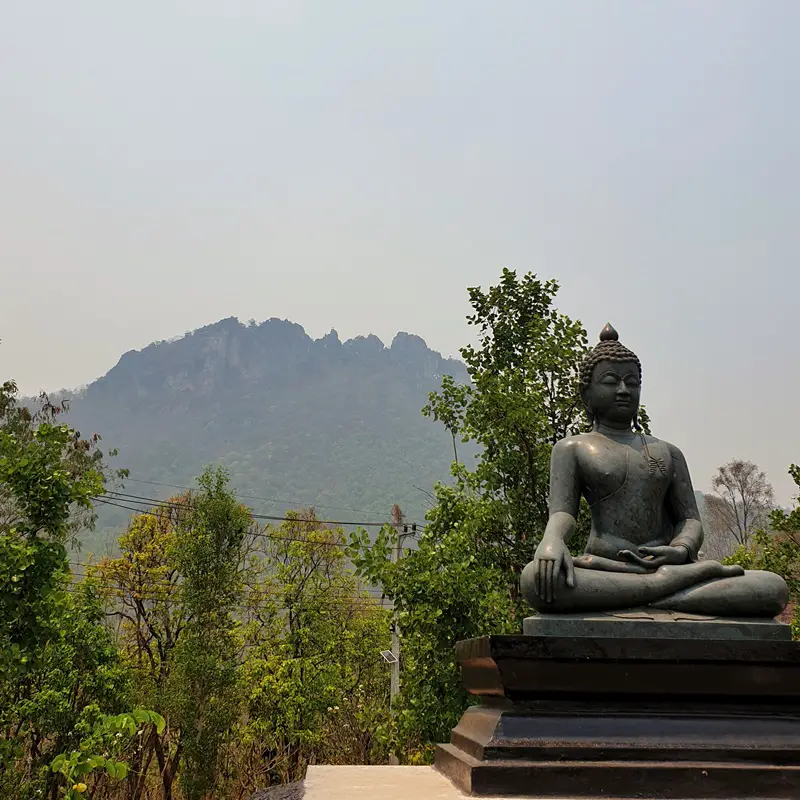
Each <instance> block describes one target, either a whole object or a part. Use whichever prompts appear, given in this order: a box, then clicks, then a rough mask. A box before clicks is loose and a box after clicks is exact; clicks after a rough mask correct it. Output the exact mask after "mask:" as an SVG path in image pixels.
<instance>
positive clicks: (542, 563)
mask: <svg viewBox="0 0 800 800" xmlns="http://www.w3.org/2000/svg"><path fill="white" fill-rule="evenodd" d="M561 570H564V575H565V577H566V584H567V586H569V588H570V589H571V588H572V587H573V586H575V568H574V567H573V565H572V556H571V555H570V552H569V550H568V549H567V545H566V544H565V543H564V541H563V539H560V538H559V537H557V536H545V537H544V538H543V539H542V541H541V542H540V543H539V546H538V547H537V548H536V554H535V555H534V556H533V591H534V592H536V594H537V595H538V596H539V597H540V598H541V599H542V600H544V601H545V602H546V603H552V602H553V598H554V597H555V596H556V584H557V583H558V576H559V573H560V572H561Z"/></svg>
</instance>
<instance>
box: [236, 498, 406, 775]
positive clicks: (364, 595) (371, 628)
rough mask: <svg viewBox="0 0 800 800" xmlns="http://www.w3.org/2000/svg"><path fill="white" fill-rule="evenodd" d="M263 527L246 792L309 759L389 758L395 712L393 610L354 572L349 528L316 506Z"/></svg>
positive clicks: (248, 683) (249, 687) (251, 655)
mask: <svg viewBox="0 0 800 800" xmlns="http://www.w3.org/2000/svg"><path fill="white" fill-rule="evenodd" d="M288 516H289V520H288V521H286V522H284V523H283V524H282V525H280V527H271V526H267V527H266V528H265V529H264V530H263V537H262V538H263V542H264V550H263V573H262V576H261V578H260V579H259V581H258V582H257V584H256V585H254V586H253V587H252V591H251V593H250V596H249V600H248V603H249V609H250V623H249V631H248V644H249V649H248V657H247V661H246V663H245V666H244V675H243V684H244V686H245V687H246V693H247V717H248V721H247V725H246V728H245V730H244V731H243V732H242V734H241V736H240V739H241V741H242V742H243V743H244V744H245V745H246V750H245V752H242V753H240V759H241V760H240V761H239V765H238V768H239V771H240V772H241V773H243V774H244V775H246V776H248V784H247V785H246V786H245V787H244V788H245V789H246V790H252V789H254V788H257V787H258V786H259V785H263V783H264V782H266V783H267V784H270V783H279V782H287V781H292V780H298V779H300V778H302V776H303V775H304V773H305V767H306V765H307V764H309V763H312V762H313V761H315V760H316V761H322V762H323V763H376V762H377V763H380V762H381V761H382V760H384V759H385V758H386V757H387V755H388V751H387V750H386V746H385V740H382V739H381V736H380V733H381V731H382V729H383V728H385V726H386V721H387V717H388V710H389V672H388V669H387V668H386V664H385V663H384V662H383V660H382V659H381V657H380V652H381V650H385V649H387V648H388V647H389V641H390V635H389V612H388V611H387V609H385V608H383V607H382V605H381V604H380V603H379V602H378V600H377V598H375V597H374V596H372V595H370V594H369V593H368V592H366V591H364V590H363V589H362V588H360V587H359V585H358V583H357V581H356V579H355V576H354V574H353V573H352V572H351V571H350V570H349V568H348V565H347V561H346V558H345V553H344V550H343V544H344V534H343V532H342V530H341V529H340V528H335V527H332V526H330V525H328V524H326V523H325V522H324V521H321V520H318V519H317V517H316V515H315V514H314V512H313V509H312V510H306V511H302V512H290V513H289V514H288Z"/></svg>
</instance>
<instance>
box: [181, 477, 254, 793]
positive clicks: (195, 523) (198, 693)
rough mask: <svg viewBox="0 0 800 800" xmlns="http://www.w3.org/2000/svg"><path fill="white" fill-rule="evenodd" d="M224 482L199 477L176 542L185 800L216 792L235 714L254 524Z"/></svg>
mask: <svg viewBox="0 0 800 800" xmlns="http://www.w3.org/2000/svg"><path fill="white" fill-rule="evenodd" d="M227 483H228V475H227V473H226V472H225V471H224V470H222V469H216V470H211V469H207V470H206V471H205V472H204V473H203V475H202V476H201V477H200V479H199V480H198V485H199V491H198V492H197V494H196V495H195V496H194V497H193V498H192V502H191V504H190V507H189V508H190V511H189V514H188V515H187V518H186V520H185V522H184V523H183V524H181V525H180V527H179V528H178V535H177V539H176V543H175V551H174V563H175V566H176V568H177V570H178V572H179V573H180V575H181V576H182V577H183V582H182V585H181V602H182V604H183V609H184V615H185V618H186V624H185V626H184V629H183V632H182V635H181V637H180V639H179V640H178V642H177V644H176V647H175V651H174V654H173V665H172V669H173V673H172V676H171V681H172V686H173V689H174V692H175V700H176V702H175V703H174V704H173V709H174V724H178V725H180V728H181V744H182V747H183V759H184V769H183V771H182V772H181V786H182V789H183V794H184V796H185V797H186V800H200V798H202V797H204V796H206V794H207V793H208V792H210V791H212V789H213V788H214V785H215V778H216V773H217V767H218V758H219V752H220V748H221V746H222V743H223V741H224V739H225V736H226V734H227V732H228V731H229V729H230V726H231V724H232V723H233V721H234V719H235V718H236V714H237V710H238V707H237V699H238V698H237V666H238V647H237V637H236V625H235V624H234V616H233V615H234V611H235V610H236V608H237V607H238V606H239V605H240V604H241V601H242V599H243V584H242V581H241V573H242V568H243V565H244V560H245V551H244V545H245V536H246V533H247V531H248V528H250V526H251V524H252V520H251V518H250V513H249V511H248V510H247V509H246V508H245V507H244V506H242V505H241V504H240V503H239V501H238V500H237V499H236V496H235V495H234V494H233V493H232V492H231V491H230V490H229V489H228V488H227Z"/></svg>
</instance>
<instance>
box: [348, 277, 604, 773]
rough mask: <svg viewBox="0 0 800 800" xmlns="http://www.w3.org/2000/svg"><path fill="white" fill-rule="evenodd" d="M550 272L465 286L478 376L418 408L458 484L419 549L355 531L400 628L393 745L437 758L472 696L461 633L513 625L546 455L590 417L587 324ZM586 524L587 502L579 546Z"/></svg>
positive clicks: (520, 612)
mask: <svg viewBox="0 0 800 800" xmlns="http://www.w3.org/2000/svg"><path fill="white" fill-rule="evenodd" d="M557 291H558V284H557V283H556V282H555V281H552V280H550V281H542V280H540V279H539V278H538V277H537V276H536V275H533V274H530V273H529V274H526V275H523V276H521V277H520V276H518V275H517V273H516V272H514V271H512V270H509V269H504V270H503V273H502V276H501V279H500V282H499V283H498V284H497V285H496V286H492V287H490V288H489V289H488V290H483V289H481V288H472V289H469V298H470V303H471V305H472V309H473V312H472V314H471V315H470V316H468V317H467V321H468V322H469V324H470V325H471V326H472V327H473V328H475V330H476V333H477V344H476V345H474V346H467V347H464V348H462V349H461V356H462V358H463V360H464V363H465V364H466V366H467V370H468V373H469V377H470V383H469V384H467V385H458V384H456V383H455V382H454V381H453V380H452V379H450V378H444V379H443V382H442V388H441V390H440V391H439V392H434V393H432V394H431V395H430V401H429V403H428V405H427V406H426V407H425V409H424V410H423V413H425V414H426V415H428V416H430V417H432V418H433V419H435V420H437V421H440V422H442V423H443V424H444V425H445V426H446V428H447V429H448V431H449V432H450V434H451V436H452V438H453V443H454V456H456V461H455V462H454V464H453V477H454V483H453V485H451V486H447V485H438V486H437V487H436V490H435V496H436V505H435V506H434V508H432V509H431V510H430V511H429V513H428V523H427V525H426V527H425V530H424V532H423V534H422V537H421V540H420V542H419V546H418V548H417V549H414V550H410V551H408V552H407V553H406V556H405V557H404V558H403V559H400V560H399V561H398V563H396V564H393V563H392V562H391V559H390V557H389V554H390V552H391V549H392V547H393V543H394V539H393V537H394V535H395V533H394V531H393V530H392V529H389V528H387V529H386V530H384V531H383V532H382V533H381V534H380V535H379V537H378V540H377V541H376V542H374V543H373V542H370V541H369V538H368V537H367V536H366V534H364V533H363V532H362V533H360V534H356V535H354V536H353V537H352V539H351V546H352V558H353V560H354V563H355V564H356V566H357V568H358V570H359V573H360V574H361V575H362V576H363V577H364V579H365V580H367V581H368V582H370V583H372V584H374V585H380V586H382V587H383V589H384V591H385V592H386V594H387V595H388V596H389V597H390V598H391V599H392V600H393V601H394V604H395V607H396V608H397V609H398V612H399V624H400V629H401V631H402V634H403V639H402V642H403V643H402V648H401V654H402V657H401V661H402V679H401V697H400V700H399V702H398V704H397V709H398V713H397V714H396V715H395V718H394V728H393V736H394V737H395V739H396V744H397V749H398V751H399V752H402V753H405V754H406V757H408V755H409V753H411V754H412V760H413V759H420V760H425V759H429V758H430V756H431V755H432V749H431V746H432V744H433V743H435V742H436V741H441V740H442V739H443V738H444V737H445V736H446V735H447V732H448V731H449V729H450V728H451V727H452V726H453V725H454V724H455V723H456V721H457V720H458V718H459V716H460V714H461V713H462V712H463V710H464V707H465V705H466V703H467V701H468V700H467V697H466V695H465V693H464V692H463V691H462V690H461V687H460V675H459V670H458V666H457V664H456V663H455V659H454V654H453V647H454V645H455V643H456V641H458V640H459V639H464V638H469V637H471V636H477V635H482V634H486V633H507V632H512V631H518V630H519V628H520V625H521V621H522V617H523V616H524V615H525V614H527V613H530V612H529V610H527V609H526V608H525V607H524V603H523V602H522V600H521V599H520V597H519V591H518V578H519V574H520V572H521V571H522V568H523V567H524V565H525V564H526V563H527V562H528V561H530V559H531V558H532V556H533V553H534V551H535V548H536V545H537V543H538V542H539V540H540V538H541V535H542V532H543V531H544V528H545V525H546V524H547V519H548V516H549V513H548V502H547V498H548V493H549V475H550V469H549V465H550V452H551V450H552V448H553V445H554V444H555V443H556V442H557V441H559V440H560V439H562V438H563V437H565V436H568V435H571V434H575V433H578V432H580V430H581V429H582V428H583V427H584V426H585V423H586V419H585V415H584V411H583V408H582V405H581V401H580V397H579V394H578V373H579V365H580V363H581V360H582V359H583V357H584V355H585V354H586V352H587V349H588V347H587V339H586V332H585V331H584V330H583V327H582V326H581V324H580V322H578V321H576V320H572V319H570V318H569V317H567V316H565V315H564V314H562V313H560V312H559V311H558V310H557V309H556V307H555V305H554V300H555V296H556V293H557ZM459 440H460V441H463V442H476V443H477V444H478V445H480V452H479V455H478V456H477V457H476V460H475V463H474V464H465V463H459V461H458V459H457V452H456V450H455V448H456V442H457V441H459ZM588 530H589V519H588V509H586V508H585V507H584V508H583V512H582V514H581V518H580V520H579V529H578V535H576V536H575V537H574V538H573V541H572V542H571V546H573V547H575V549H576V551H582V549H583V547H584V545H585V541H586V536H587V534H588Z"/></svg>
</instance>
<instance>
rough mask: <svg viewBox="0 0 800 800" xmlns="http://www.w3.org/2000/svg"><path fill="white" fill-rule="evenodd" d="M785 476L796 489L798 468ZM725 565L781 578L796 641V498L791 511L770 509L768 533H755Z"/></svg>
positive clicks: (799, 505)
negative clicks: (769, 573) (763, 572)
mask: <svg viewBox="0 0 800 800" xmlns="http://www.w3.org/2000/svg"><path fill="white" fill-rule="evenodd" d="M789 474H790V475H791V476H792V479H793V480H794V482H795V485H796V486H797V487H798V489H799V490H800V466H798V465H796V464H792V466H791V467H789ZM727 563H731V564H741V566H743V567H744V568H745V569H764V570H769V571H770V572H776V573H777V574H778V575H781V576H782V577H783V579H784V580H785V581H786V583H787V585H788V586H789V597H790V601H789V603H790V609H789V613H790V615H791V616H790V621H791V623H792V633H793V635H794V637H795V639H800V498H798V499H797V501H796V503H795V507H794V508H793V509H792V510H791V511H785V510H783V509H780V508H778V509H774V510H773V511H772V513H771V514H770V516H769V530H765V529H763V528H761V529H759V530H757V531H755V532H754V533H753V534H752V535H751V537H750V538H749V540H748V543H747V544H742V545H741V546H740V547H739V548H738V549H737V550H736V552H735V553H734V554H733V555H732V556H731V557H730V558H729V559H727Z"/></svg>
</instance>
